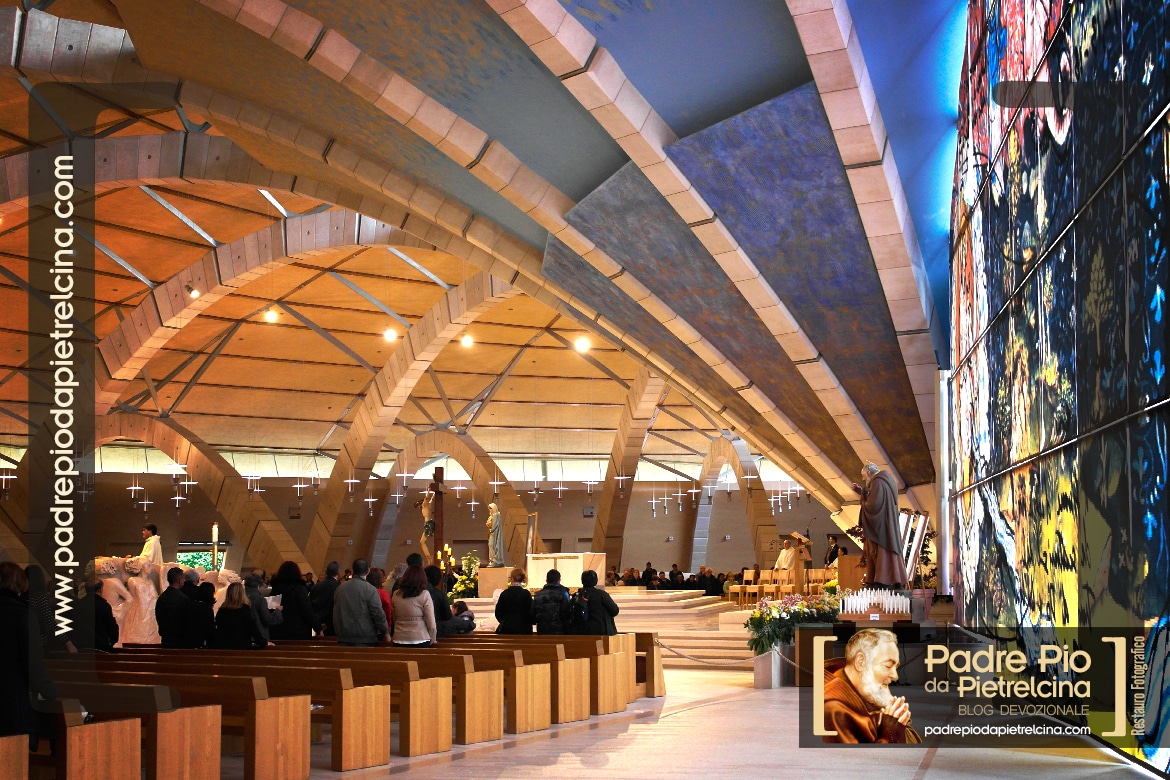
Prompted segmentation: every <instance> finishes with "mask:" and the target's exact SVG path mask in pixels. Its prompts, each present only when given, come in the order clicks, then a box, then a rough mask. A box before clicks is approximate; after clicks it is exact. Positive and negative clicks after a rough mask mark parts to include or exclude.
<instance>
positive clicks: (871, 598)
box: [841, 588, 910, 613]
mask: <svg viewBox="0 0 1170 780" xmlns="http://www.w3.org/2000/svg"><path fill="white" fill-rule="evenodd" d="M875 606H876V607H877V608H878V609H880V610H881V611H882V612H903V613H905V612H909V611H910V599H908V598H907V597H905V596H903V595H902V594H900V593H895V592H893V591H889V590H870V589H868V588H867V589H865V590H860V591H858V592H857V593H851V594H849V595H848V596H845V597H844V598H842V599H841V611H842V612H849V613H853V612H865V611H867V610H869V609H872V608H873V607H875Z"/></svg>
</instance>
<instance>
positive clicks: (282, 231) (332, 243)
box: [95, 209, 394, 414]
mask: <svg viewBox="0 0 1170 780" xmlns="http://www.w3.org/2000/svg"><path fill="white" fill-rule="evenodd" d="M393 231H394V227H393V226H391V225H388V224H386V223H385V222H380V221H378V220H376V219H373V218H371V217H367V216H364V215H362V214H358V213H357V212H355V211H350V210H348V209H337V210H333V211H326V212H322V213H320V214H310V215H306V216H302V217H289V218H287V219H280V220H277V221H276V222H274V223H273V224H271V225H269V226H268V227H266V228H262V229H260V230H257V231H256V232H254V233H250V234H249V235H246V236H244V237H243V238H241V239H239V240H237V241H233V242H232V243H230V244H223V245H221V246H218V247H216V248H215V249H212V250H210V251H208V252H207V254H205V255H204V256H203V257H202V258H200V259H199V260H197V261H196V262H194V263H192V264H191V265H189V266H188V267H187V268H184V269H183V270H182V271H180V272H179V273H177V274H175V275H174V276H172V277H171V278H170V279H168V280H167V281H166V282H164V283H162V284H160V285H158V286H157V287H155V288H154V289H153V290H151V291H150V292H149V293H147V295H146V296H145V297H144V298H143V299H142V301H141V302H140V303H139V304H138V306H136V307H135V308H134V310H133V311H132V312H131V313H130V316H129V317H126V318H125V319H124V320H122V322H120V323H118V325H117V326H116V327H115V328H114V329H113V330H112V331H111V332H110V333H108V334H107V335H106V336H105V337H104V338H103V339H102V340H101V341H100V342H99V343H98V352H99V354H100V355H101V357H102V359H101V360H100V361H97V371H98V376H97V383H96V387H95V397H96V406H97V413H98V414H104V413H105V412H107V411H109V409H110V408H111V407H112V406H113V405H114V404H116V403H117V401H118V398H119V397H120V396H121V394H122V392H123V390H124V389H125V386H126V383H127V382H129V381H130V380H132V379H134V378H135V377H136V376H138V372H139V371H141V370H142V367H143V366H144V365H146V364H147V362H149V361H150V359H151V358H152V357H154V355H155V354H157V353H158V352H159V351H160V350H161V349H163V347H165V346H166V344H167V342H168V341H170V340H171V339H172V338H174V337H175V336H176V335H178V333H179V331H180V330H181V329H182V328H183V327H184V326H185V325H188V324H189V323H190V322H191V321H192V320H193V319H195V318H196V317H198V316H199V314H200V313H202V312H203V311H205V310H206V309H207V308H208V307H210V306H211V305H212V304H214V303H216V302H217V301H219V300H220V299H221V298H223V297H224V296H226V295H231V294H232V293H234V292H236V290H238V289H239V288H240V287H243V286H244V285H246V284H248V283H249V282H252V281H254V280H256V279H258V278H260V277H261V276H263V275H265V274H267V273H270V272H272V271H274V270H276V269H278V268H281V267H283V266H286V265H288V264H289V263H293V262H296V261H297V260H301V259H304V258H306V257H311V256H313V255H317V254H322V253H325V252H331V251H334V250H337V249H340V248H343V247H350V246H385V245H387V244H389V242H390V236H391V234H392V232H393ZM188 286H190V287H191V288H192V289H195V290H198V291H199V293H200V294H199V297H197V298H192V297H191V296H190V295H189V294H188V293H187V291H186V288H187V287H188Z"/></svg>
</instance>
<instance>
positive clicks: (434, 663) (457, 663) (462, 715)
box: [286, 648, 504, 750]
mask: <svg viewBox="0 0 1170 780" xmlns="http://www.w3.org/2000/svg"><path fill="white" fill-rule="evenodd" d="M370 650H374V648H335V649H326V650H322V649H320V648H305V649H303V650H301V651H297V653H296V655H295V656H292V657H294V658H298V659H299V658H305V659H306V662H310V661H311V662H312V663H318V662H319V661H321V660H322V659H325V658H332V659H333V660H334V661H335V662H336V663H340V664H346V665H348V666H349V667H350V669H352V670H353V672H354V674H355V675H366V674H368V675H370V679H377V675H379V674H380V670H381V669H382V668H384V666H385V665H386V664H398V663H411V664H415V665H417V667H418V673H419V675H420V676H421V677H422V678H424V679H441V680H445V681H449V682H448V688H449V692H450V695H449V696H448V697H447V702H448V705H447V718H446V720H443V719H442V717H441V716H436V717H435V718H434V719H432V722H434V723H436V724H438V723H445V722H449V721H450V720H451V702H452V701H453V702H454V708H455V738H454V741H455V744H459V745H472V744H475V743H477V742H488V741H491V740H495V739H501V738H502V737H503V736H504V673H503V672H502V671H500V670H477V669H476V668H475V664H474V662H473V661H472V659H471V657H470V656H463V655H451V654H442V655H421V654H420V655H419V656H415V657H412V658H410V659H409V660H394V659H387V658H386V657H384V656H380V655H379V654H378V653H376V652H370ZM286 657H287V656H286ZM355 679H357V678H356V677H355ZM436 695H438V696H441V695H442V694H441V693H440V694H436ZM446 736H447V747H446V748H445V749H446V750H450V749H451V734H450V730H448V731H447V732H446Z"/></svg>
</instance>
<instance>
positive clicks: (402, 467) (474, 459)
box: [366, 430, 543, 570]
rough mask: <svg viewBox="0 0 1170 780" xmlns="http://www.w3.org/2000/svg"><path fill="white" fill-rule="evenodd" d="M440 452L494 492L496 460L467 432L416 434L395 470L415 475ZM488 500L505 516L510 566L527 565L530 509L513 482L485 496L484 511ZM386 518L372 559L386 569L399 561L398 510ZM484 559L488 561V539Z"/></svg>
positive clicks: (479, 487) (478, 486)
mask: <svg viewBox="0 0 1170 780" xmlns="http://www.w3.org/2000/svg"><path fill="white" fill-rule="evenodd" d="M440 454H442V455H447V456H449V457H450V458H451V460H453V461H455V462H456V463H458V464H459V465H460V466H462V467H463V470H464V471H466V472H467V473H468V475H469V476H470V477H471V483H472V484H473V485H475V490H476V492H477V493H478V494H479V495H480V496H485V497H486V496H491V495H492V493H493V491H494V489H495V486H494V485H492V484H491V482H492V481H493V480H494V479H495V476H496V474H498V473H499V470H498V469H497V467H496V463H495V461H494V460H492V456H491V455H489V454H488V453H487V451H486V450H484V448H483V447H481V446H480V445H479V442H477V441H476V440H475V439H473V438H472V437H471V436H469V435H467V434H465V433H463V434H455V433H452V432H450V431H444V430H437V431H429V432H427V433H424V434H422V435H421V436H416V437H415V438H414V440H413V441H411V443H410V444H409V445H407V447H406V448H405V449H404V450H403V451H402V454H401V455H400V456H399V457H398V462H397V463H396V464H395V471H398V472H400V473H404V474H413V473H414V472H415V470H417V469H419V468H421V467H422V464H423V463H425V462H426V461H427V460H429V459H430V458H432V457H434V456H435V455H440ZM489 500H494V501H495V502H496V504H497V505H498V506H499V507H500V514H501V515H502V516H503V521H504V531H503V533H504V547H505V549H506V550H507V552H508V560H509V562H510V563H509V564H508V565H510V566H520V567H521V568H524V567H525V551H526V547H527V541H528V508H527V507H526V506H525V505H524V502H523V501H522V500H521V498H520V494H519V493H517V492H516V489H515V488H514V487H512V483H510V482H505V483H504V484H503V485H500V486H499V496H498V497H496V498H494V499H488V498H484V500H483V502H482V503H483V505H484V507H485V511H486V506H487V503H488V501H489ZM486 517H487V516H486V514H485V515H484V518H485V519H486ZM383 518H384V519H383V520H382V521H381V523H380V524H379V526H378V528H376V529H373V531H374V540H373V544H372V549H373V551H374V553H373V560H384V561H385V568H386V569H387V570H389V569H390V568H391V567H392V566H393V565H394V563H396V561H391V560H390V557H389V556H390V552H391V550H390V541H391V539H392V537H393V536H394V528H395V525H396V518H397V513H395V517H387V516H385V515H384V516H383ZM485 534H486V532H485ZM369 548H370V546H369V545H367V546H366V549H369ZM542 548H543V544H542V543H541V541H540V539H539V538H538V539H537V549H538V550H539V549H542ZM483 560H484V561H485V562H486V561H487V554H486V542H485V550H484V555H483Z"/></svg>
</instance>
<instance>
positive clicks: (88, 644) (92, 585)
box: [73, 577, 118, 653]
mask: <svg viewBox="0 0 1170 780" xmlns="http://www.w3.org/2000/svg"><path fill="white" fill-rule="evenodd" d="M103 586H104V583H103V582H102V579H101V578H100V577H94V578H93V579H91V580H89V581H88V582H87V583H86V584H85V598H83V599H82V600H81V601H79V602H78V603H77V609H78V614H79V615H93V623H92V624H91V623H90V622H89V621H88V620H85V619H82V620H79V621H77V623H76V624H75V625H76V629H75V630H74V637H73V638H74V642H75V644H76V645H77V649H79V650H97V651H100V652H103V653H109V652H113V650H114V645H116V644H118V621H117V619H116V618H115V617H114V609H113V607H111V606H110V602H108V601H106V600H105V598H104V597H103V596H102V588H103Z"/></svg>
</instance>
